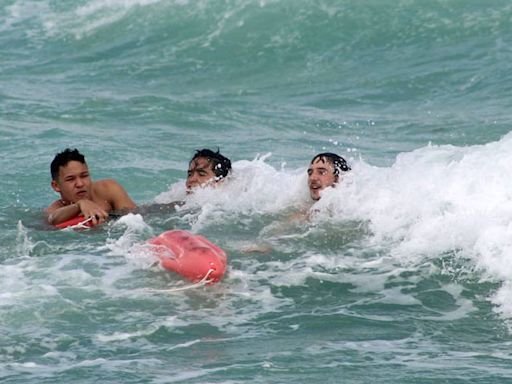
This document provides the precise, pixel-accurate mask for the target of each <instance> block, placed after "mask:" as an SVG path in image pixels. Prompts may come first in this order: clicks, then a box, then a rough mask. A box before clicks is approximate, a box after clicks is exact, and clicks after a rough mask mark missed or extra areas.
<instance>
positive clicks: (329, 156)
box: [310, 152, 352, 176]
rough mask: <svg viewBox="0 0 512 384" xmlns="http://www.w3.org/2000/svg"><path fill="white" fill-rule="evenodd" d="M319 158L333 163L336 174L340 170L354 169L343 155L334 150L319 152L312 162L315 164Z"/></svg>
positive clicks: (336, 174)
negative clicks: (333, 151)
mask: <svg viewBox="0 0 512 384" xmlns="http://www.w3.org/2000/svg"><path fill="white" fill-rule="evenodd" d="M317 159H325V160H326V161H328V162H329V163H331V164H332V166H333V168H334V175H335V176H338V175H339V174H340V172H348V171H350V170H351V169H352V168H350V167H349V165H348V164H347V161H346V160H345V159H344V158H343V157H341V156H340V155H337V154H335V153H332V152H324V153H319V154H318V155H316V156H315V157H313V159H312V160H311V163H310V164H313V163H314V162H315V160H317Z"/></svg>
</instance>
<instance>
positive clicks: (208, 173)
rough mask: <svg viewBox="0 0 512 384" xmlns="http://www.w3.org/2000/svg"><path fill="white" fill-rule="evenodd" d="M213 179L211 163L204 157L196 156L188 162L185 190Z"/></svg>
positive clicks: (200, 185) (205, 183) (208, 182)
mask: <svg viewBox="0 0 512 384" xmlns="http://www.w3.org/2000/svg"><path fill="white" fill-rule="evenodd" d="M214 180H215V172H213V167H212V163H211V162H210V161H209V160H208V159H207V158H205V157H198V158H197V159H194V160H192V161H191V162H190V165H189V166H188V172H187V182H186V183H185V185H186V186H187V190H188V191H191V190H192V188H196V187H202V186H206V185H208V184H210V183H212V182H213V181H214Z"/></svg>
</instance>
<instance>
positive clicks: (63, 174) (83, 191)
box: [52, 160, 92, 203]
mask: <svg viewBox="0 0 512 384" xmlns="http://www.w3.org/2000/svg"><path fill="white" fill-rule="evenodd" d="M91 184H92V181H91V176H90V175H89V169H88V168H87V165H86V164H82V163H81V162H79V161H74V160H72V161H70V162H69V163H67V164H66V165H65V166H61V167H59V177H58V178H57V180H52V188H53V189H54V190H55V191H56V192H58V193H60V196H61V198H62V200H64V201H66V202H69V203H75V202H77V201H78V200H80V199H84V198H89V191H90V188H91Z"/></svg>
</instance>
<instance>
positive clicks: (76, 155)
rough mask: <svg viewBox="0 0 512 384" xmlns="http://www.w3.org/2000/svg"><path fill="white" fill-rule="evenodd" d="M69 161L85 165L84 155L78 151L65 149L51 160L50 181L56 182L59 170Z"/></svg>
mask: <svg viewBox="0 0 512 384" xmlns="http://www.w3.org/2000/svg"><path fill="white" fill-rule="evenodd" d="M70 161H79V162H80V163H82V164H86V162H85V157H84V155H82V154H81V153H80V152H78V149H76V148H75V149H70V148H66V149H65V150H63V151H62V152H59V153H57V154H56V155H55V157H54V158H53V161H52V163H51V165H50V172H51V174H52V180H57V179H58V178H59V168H60V167H64V166H66V164H67V163H69V162H70Z"/></svg>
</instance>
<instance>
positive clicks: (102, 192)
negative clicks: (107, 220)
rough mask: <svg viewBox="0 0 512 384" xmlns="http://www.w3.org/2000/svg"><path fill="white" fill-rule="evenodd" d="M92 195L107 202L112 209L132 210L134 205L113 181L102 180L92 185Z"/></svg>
mask: <svg viewBox="0 0 512 384" xmlns="http://www.w3.org/2000/svg"><path fill="white" fill-rule="evenodd" d="M93 189H94V194H95V195H96V196H97V197H99V198H100V199H103V200H106V201H108V202H109V203H110V204H111V205H112V208H113V209H123V208H129V209H133V208H135V207H136V204H135V203H134V202H133V200H132V199H131V198H130V196H129V195H128V193H127V192H126V191H125V189H124V188H123V187H122V186H121V184H119V183H118V182H117V181H116V180H114V179H102V180H98V181H95V182H94V183H93Z"/></svg>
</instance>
